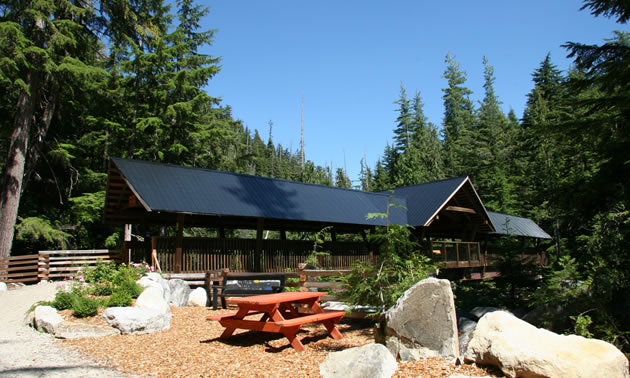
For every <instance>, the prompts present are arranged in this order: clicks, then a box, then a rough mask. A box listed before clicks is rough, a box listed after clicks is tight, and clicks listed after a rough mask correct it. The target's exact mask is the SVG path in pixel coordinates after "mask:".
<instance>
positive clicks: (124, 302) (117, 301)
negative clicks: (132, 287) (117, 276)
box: [106, 289, 132, 307]
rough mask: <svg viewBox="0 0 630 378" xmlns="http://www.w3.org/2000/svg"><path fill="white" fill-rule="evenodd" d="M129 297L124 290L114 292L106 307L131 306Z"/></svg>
mask: <svg viewBox="0 0 630 378" xmlns="http://www.w3.org/2000/svg"><path fill="white" fill-rule="evenodd" d="M131 301H132V298H131V295H130V294H129V293H128V292H127V291H125V290H120V289H118V290H116V291H114V292H113V293H112V295H111V296H110V297H109V299H108V300H107V303H106V305H107V307H127V306H129V305H131Z"/></svg>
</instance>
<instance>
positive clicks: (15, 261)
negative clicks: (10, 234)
mask: <svg viewBox="0 0 630 378" xmlns="http://www.w3.org/2000/svg"><path fill="white" fill-rule="evenodd" d="M38 258H39V255H25V256H9V257H1V258H0V281H2V282H5V283H16V282H37V281H39V278H38V277H37V270H38V265H37V261H38Z"/></svg>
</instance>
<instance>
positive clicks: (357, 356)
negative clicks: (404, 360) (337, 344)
mask: <svg viewBox="0 0 630 378" xmlns="http://www.w3.org/2000/svg"><path fill="white" fill-rule="evenodd" d="M396 369H398V363H397V362H396V359H395V358H394V356H392V354H391V353H390V352H389V351H388V350H387V348H385V347H384V346H383V345H381V344H368V345H364V346H362V347H358V348H350V349H346V350H342V351H340V352H331V353H328V355H327V356H326V359H325V360H324V362H323V363H322V364H321V365H319V374H320V376H321V377H322V378H337V377H344V378H381V377H383V378H389V377H391V376H392V375H393V374H394V372H395V371H396Z"/></svg>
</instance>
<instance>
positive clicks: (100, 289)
mask: <svg viewBox="0 0 630 378" xmlns="http://www.w3.org/2000/svg"><path fill="white" fill-rule="evenodd" d="M113 290H114V289H113V287H112V286H111V285H109V284H107V283H105V284H97V285H95V286H93V287H92V288H91V289H90V294H92V295H96V296H99V297H104V296H108V295H112V292H113Z"/></svg>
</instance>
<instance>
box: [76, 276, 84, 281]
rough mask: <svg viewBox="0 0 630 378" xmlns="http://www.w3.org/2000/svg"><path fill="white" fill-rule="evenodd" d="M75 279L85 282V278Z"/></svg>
mask: <svg viewBox="0 0 630 378" xmlns="http://www.w3.org/2000/svg"><path fill="white" fill-rule="evenodd" d="M77 279H78V280H79V281H80V282H85V278H83V276H78V277H77Z"/></svg>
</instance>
